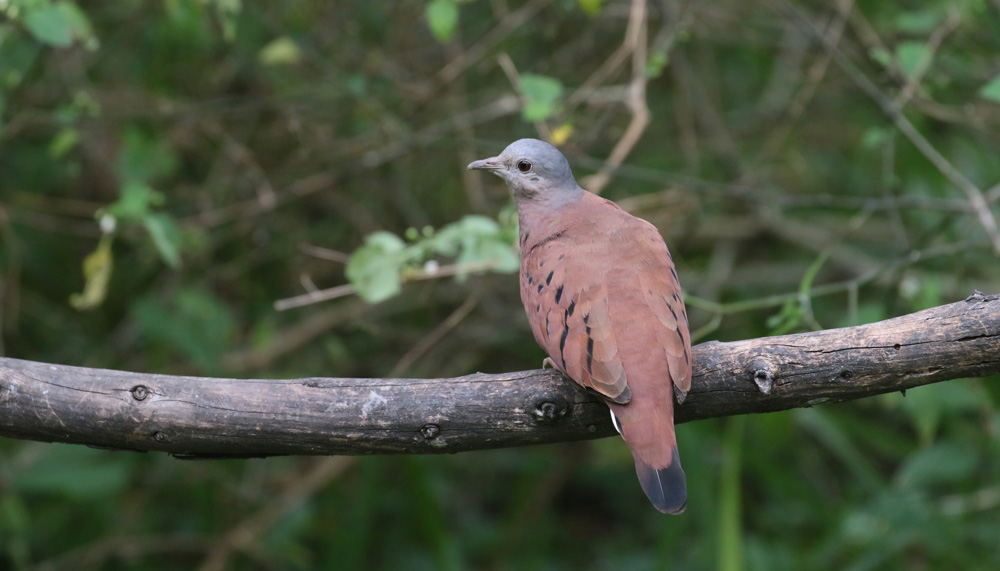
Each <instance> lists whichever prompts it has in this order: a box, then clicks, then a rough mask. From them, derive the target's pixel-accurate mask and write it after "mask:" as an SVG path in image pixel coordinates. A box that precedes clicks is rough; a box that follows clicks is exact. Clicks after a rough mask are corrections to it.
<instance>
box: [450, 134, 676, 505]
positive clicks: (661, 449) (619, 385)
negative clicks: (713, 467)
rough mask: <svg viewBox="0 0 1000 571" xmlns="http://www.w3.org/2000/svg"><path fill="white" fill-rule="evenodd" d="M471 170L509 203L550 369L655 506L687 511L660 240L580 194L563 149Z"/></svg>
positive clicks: (538, 150)
mask: <svg viewBox="0 0 1000 571" xmlns="http://www.w3.org/2000/svg"><path fill="white" fill-rule="evenodd" d="M468 168H469V169H470V170H471V169H480V170H487V171H490V172H492V173H493V174H495V175H497V176H499V177H500V178H502V179H503V180H504V181H506V183H507V185H508V186H509V187H510V189H511V191H512V193H513V195H514V201H515V203H516V204H517V213H518V219H519V221H520V227H521V228H520V235H521V237H520V244H521V301H523V302H524V309H525V311H526V312H527V314H528V321H529V322H530V323H531V331H532V332H533V333H534V334H535V339H536V340H537V341H538V344H539V345H541V346H542V348H543V349H545V352H546V353H548V355H549V359H548V360H547V361H549V362H551V363H552V365H553V366H554V367H555V368H556V369H558V370H559V371H561V372H562V373H563V374H564V375H566V376H568V377H570V378H572V379H573V380H574V381H576V382H577V383H579V384H580V385H583V386H584V387H586V388H588V389H592V390H593V391H595V392H596V393H598V394H599V395H600V396H601V397H603V399H604V400H605V402H607V405H608V407H609V408H610V409H611V415H612V418H613V420H615V424H616V428H618V430H619V432H621V434H622V436H623V437H624V438H625V442H626V443H627V444H628V446H629V448H630V449H631V450H632V456H633V457H634V458H635V471H636V474H637V475H638V476H639V483H640V484H641V485H642V489H643V491H645V492H646V496H647V497H648V498H649V500H650V501H651V502H652V503H653V505H654V506H655V507H656V509H658V510H660V511H661V512H665V513H680V512H682V511H684V507H685V505H686V502H687V485H686V483H685V480H684V470H683V469H682V468H681V461H680V457H679V456H678V454H677V438H676V435H675V433H674V411H673V408H674V403H673V398H674V395H675V394H676V395H677V400H678V402H682V401H683V399H684V396H685V395H686V394H687V391H688V389H689V388H690V387H691V339H690V337H689V336H688V323H687V312H686V311H685V309H684V302H683V300H682V299H681V288H680V284H679V283H678V281H677V273H676V271H675V270H674V264H673V260H672V259H671V257H670V253H669V252H667V246H666V244H664V242H663V238H662V237H660V234H659V232H658V231H657V230H656V228H655V227H654V226H653V225H652V224H650V223H648V222H646V221H645V220H642V219H640V218H636V217H634V216H632V215H631V214H629V213H627V212H625V211H624V210H622V209H621V208H619V207H618V206H617V205H616V204H615V203H613V202H611V201H610V200H606V199H604V198H601V197H599V196H597V195H595V194H592V193H590V192H587V191H586V190H584V189H582V188H580V185H578V184H577V182H576V179H574V178H573V173H572V172H571V170H570V167H569V163H568V162H567V161H566V158H565V157H564V156H563V155H562V153H560V152H559V150H558V149H556V148H555V147H553V146H552V145H550V144H548V143H545V142H542V141H539V140H537V139H521V140H519V141H515V142H514V143H511V144H510V145H509V146H508V147H507V148H506V149H504V151H503V152H502V153H500V155H499V156H496V157H492V158H488V159H483V160H479V161H475V162H473V163H472V164H470V165H469V167H468Z"/></svg>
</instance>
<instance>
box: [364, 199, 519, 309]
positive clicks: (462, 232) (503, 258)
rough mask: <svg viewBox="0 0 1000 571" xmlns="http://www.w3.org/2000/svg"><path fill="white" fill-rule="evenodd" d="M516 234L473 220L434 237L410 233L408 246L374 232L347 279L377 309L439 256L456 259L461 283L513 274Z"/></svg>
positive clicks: (429, 233) (429, 230)
mask: <svg viewBox="0 0 1000 571" xmlns="http://www.w3.org/2000/svg"><path fill="white" fill-rule="evenodd" d="M516 233H517V230H516V228H512V227H511V226H509V225H507V226H501V225H500V224H498V223H497V222H496V221H495V220H492V219H490V218H486V217H485V216H477V215H471V214H470V215H467V216H465V217H463V218H462V219H461V220H459V221H458V222H455V223H452V224H448V225H447V226H445V227H443V228H441V230H439V231H436V232H435V231H434V229H433V228H431V227H429V226H426V227H424V229H423V230H422V231H420V232H418V231H417V230H416V229H415V228H410V229H409V230H408V231H407V238H408V239H409V240H410V244H407V243H406V242H404V241H403V240H402V239H401V238H399V237H398V236H396V235H395V234H392V233H391V232H385V231H379V232H374V233H372V234H369V235H368V237H367V238H365V244H364V246H362V247H360V248H358V249H357V250H355V251H354V253H353V254H352V255H351V259H350V261H349V262H348V263H347V271H346V274H347V279H348V280H350V282H351V284H352V285H353V286H354V287H355V289H356V290H357V292H358V294H359V295H360V296H361V297H362V298H364V299H365V300H366V301H368V302H369V303H377V302H379V301H384V300H386V299H388V298H390V297H393V296H395V295H397V294H398V293H399V292H400V286H401V284H402V282H403V281H404V280H405V279H407V277H408V276H410V275H413V274H414V272H415V271H416V270H417V269H418V268H419V267H420V266H421V265H424V264H426V263H427V262H429V261H431V260H432V258H433V257H434V256H438V255H440V256H446V257H449V258H456V259H455V262H456V264H457V272H456V276H457V277H458V279H459V280H460V281H461V280H462V279H464V277H465V276H466V275H468V274H469V273H470V272H471V271H484V270H492V271H496V272H505V273H506V272H514V271H517V269H518V268H519V267H520V261H519V258H518V256H517V252H516V251H515V250H514V249H513V245H514V243H515V240H514V238H513V237H514V236H516ZM436 266H437V263H436V262H434V263H432V264H431V266H430V267H431V268H435V267H436ZM425 267H426V266H425ZM429 271H431V272H432V273H433V271H435V270H434V269H430V270H429Z"/></svg>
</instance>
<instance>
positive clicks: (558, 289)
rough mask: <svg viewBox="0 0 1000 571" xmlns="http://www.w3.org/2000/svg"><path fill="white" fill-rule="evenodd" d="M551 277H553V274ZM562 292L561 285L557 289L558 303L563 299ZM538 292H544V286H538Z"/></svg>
mask: <svg viewBox="0 0 1000 571" xmlns="http://www.w3.org/2000/svg"><path fill="white" fill-rule="evenodd" d="M549 275H550V276H551V275H552V274H549ZM562 290H563V286H561V285H560V286H559V287H558V288H556V303H559V300H560V299H561V298H562ZM538 291H542V286H538Z"/></svg>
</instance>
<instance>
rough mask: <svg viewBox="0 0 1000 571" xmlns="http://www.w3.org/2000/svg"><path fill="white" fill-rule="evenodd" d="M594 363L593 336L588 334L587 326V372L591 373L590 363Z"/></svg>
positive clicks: (592, 372)
mask: <svg viewBox="0 0 1000 571" xmlns="http://www.w3.org/2000/svg"><path fill="white" fill-rule="evenodd" d="M593 364H594V338H593V337H591V336H590V328H589V327H588V328H587V374H589V375H593V374H594V371H592V370H591V365H593Z"/></svg>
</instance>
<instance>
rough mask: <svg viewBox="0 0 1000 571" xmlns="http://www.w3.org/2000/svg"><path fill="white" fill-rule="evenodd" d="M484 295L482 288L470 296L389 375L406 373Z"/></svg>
mask: <svg viewBox="0 0 1000 571" xmlns="http://www.w3.org/2000/svg"><path fill="white" fill-rule="evenodd" d="M482 297H483V290H482V288H479V289H477V290H476V291H474V292H473V293H472V295H470V296H469V299H467V300H465V303H463V304H462V305H460V306H459V307H458V309H456V310H455V311H453V312H452V313H451V315H449V316H448V317H447V318H446V319H445V320H444V321H442V322H441V323H439V324H438V326H437V327H435V328H434V329H433V330H431V332H430V333H428V334H427V335H425V336H424V337H423V338H422V339H421V340H420V341H419V342H418V343H417V344H416V345H414V346H413V348H411V349H410V350H409V351H407V352H406V353H405V354H404V355H403V356H402V357H401V358H400V359H399V362H398V363H396V366H395V367H393V368H392V370H391V371H389V376H390V377H399V376H401V375H403V374H404V373H406V372H407V371H408V370H409V368H410V367H411V366H412V365H413V363H414V362H416V360H417V359H419V358H420V357H422V356H423V355H424V353H426V352H427V351H429V350H430V348H431V347H433V346H434V345H436V344H437V343H438V342H439V341H441V338H443V337H444V336H445V335H447V334H448V332H449V331H451V330H452V329H454V328H455V327H456V326H457V325H458V324H459V323H461V322H462V320H463V319H465V318H466V317H467V316H468V315H469V313H471V312H472V310H473V309H475V307H476V305H477V304H478V303H479V300H480V299H482Z"/></svg>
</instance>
